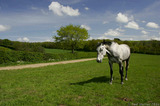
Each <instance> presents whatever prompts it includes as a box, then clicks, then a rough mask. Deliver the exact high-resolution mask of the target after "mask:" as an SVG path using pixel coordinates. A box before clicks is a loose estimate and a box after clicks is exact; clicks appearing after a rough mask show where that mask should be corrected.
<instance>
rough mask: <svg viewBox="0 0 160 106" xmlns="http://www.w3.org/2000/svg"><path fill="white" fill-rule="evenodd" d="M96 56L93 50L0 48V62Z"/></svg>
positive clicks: (57, 59)
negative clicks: (46, 51) (49, 50)
mask: <svg viewBox="0 0 160 106" xmlns="http://www.w3.org/2000/svg"><path fill="white" fill-rule="evenodd" d="M91 57H96V53H95V52H77V53H74V54H72V53H60V54H49V53H38V52H23V51H5V50H0V64H2V63H9V62H18V61H27V62H37V61H39V62H40V61H59V60H70V59H81V58H91Z"/></svg>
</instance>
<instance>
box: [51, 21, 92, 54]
mask: <svg viewBox="0 0 160 106" xmlns="http://www.w3.org/2000/svg"><path fill="white" fill-rule="evenodd" d="M57 35H58V36H54V37H53V38H54V39H55V41H56V42H62V43H63V44H64V45H65V46H66V45H67V46H69V47H70V49H71V50H72V53H74V50H75V49H76V48H77V47H80V46H82V42H83V41H84V40H86V39H88V38H89V35H88V31H87V30H86V29H85V28H81V27H80V26H79V25H72V24H70V25H67V26H65V27H63V26H62V27H61V28H60V29H59V30H57Z"/></svg>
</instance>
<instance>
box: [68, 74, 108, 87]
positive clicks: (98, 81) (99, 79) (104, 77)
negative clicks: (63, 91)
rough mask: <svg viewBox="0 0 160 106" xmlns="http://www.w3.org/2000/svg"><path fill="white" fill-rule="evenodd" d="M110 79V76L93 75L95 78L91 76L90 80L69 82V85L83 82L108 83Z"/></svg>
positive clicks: (82, 83)
mask: <svg viewBox="0 0 160 106" xmlns="http://www.w3.org/2000/svg"><path fill="white" fill-rule="evenodd" d="M109 80H110V78H107V77H106V76H101V77H95V78H92V79H90V80H87V81H82V82H77V83H70V85H84V84H87V83H92V82H94V83H104V82H105V83H108V82H109Z"/></svg>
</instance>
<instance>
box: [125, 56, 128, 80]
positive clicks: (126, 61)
mask: <svg viewBox="0 0 160 106" xmlns="http://www.w3.org/2000/svg"><path fill="white" fill-rule="evenodd" d="M128 66H129V58H128V59H127V60H126V76H125V80H126V81H127V80H128V79H127V71H128Z"/></svg>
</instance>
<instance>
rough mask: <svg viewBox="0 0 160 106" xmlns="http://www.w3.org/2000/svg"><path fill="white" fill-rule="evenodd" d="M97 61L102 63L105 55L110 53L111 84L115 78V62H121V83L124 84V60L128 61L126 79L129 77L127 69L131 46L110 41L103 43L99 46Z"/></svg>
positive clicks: (127, 63)
mask: <svg viewBox="0 0 160 106" xmlns="http://www.w3.org/2000/svg"><path fill="white" fill-rule="evenodd" d="M97 53H98V55H97V62H98V63H101V62H102V59H103V57H104V55H106V53H107V55H108V59H109V66H110V74H111V79H110V84H112V80H113V77H112V75H113V68H112V66H113V63H118V64H119V73H120V75H121V84H123V62H125V63H126V65H125V68H126V76H125V79H126V80H128V79H127V70H128V65H129V59H130V48H129V46H128V45H126V44H120V45H119V44H118V43H116V42H108V43H105V42H104V43H101V44H100V45H99V46H98V47H97Z"/></svg>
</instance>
